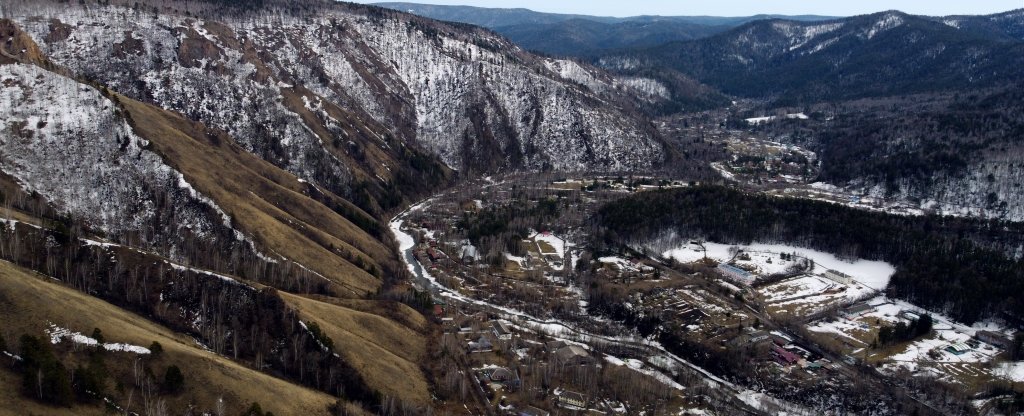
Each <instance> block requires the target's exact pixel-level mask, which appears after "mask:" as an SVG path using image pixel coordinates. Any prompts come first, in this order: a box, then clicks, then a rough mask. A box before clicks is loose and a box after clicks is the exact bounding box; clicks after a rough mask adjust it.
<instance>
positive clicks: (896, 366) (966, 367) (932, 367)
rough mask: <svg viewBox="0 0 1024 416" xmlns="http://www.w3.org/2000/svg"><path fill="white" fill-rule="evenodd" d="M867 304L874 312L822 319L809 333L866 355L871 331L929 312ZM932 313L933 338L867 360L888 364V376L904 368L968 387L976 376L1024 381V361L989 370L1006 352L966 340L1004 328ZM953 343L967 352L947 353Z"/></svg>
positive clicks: (873, 353) (883, 300) (888, 302)
mask: <svg viewBox="0 0 1024 416" xmlns="http://www.w3.org/2000/svg"><path fill="white" fill-rule="evenodd" d="M867 303H868V304H869V305H871V306H872V308H873V309H872V310H870V311H868V312H866V313H864V314H862V315H860V316H857V317H852V318H840V319H837V320H835V321H833V322H827V321H819V322H816V323H814V324H813V325H810V326H809V327H808V330H810V331H811V332H817V333H822V334H828V335H830V336H838V337H841V339H842V340H844V342H845V343H846V344H848V345H850V346H851V347H855V348H856V350H855V351H852V352H853V353H855V354H856V355H857V356H858V357H860V356H861V353H862V352H864V350H863V348H865V347H867V346H868V345H869V344H870V343H871V342H872V341H874V335H869V333H870V332H871V331H874V330H877V329H878V327H879V326H880V325H885V326H892V325H895V324H896V323H898V322H909V321H908V319H907V318H906V317H903V316H901V312H904V311H908V312H914V313H918V314H923V313H926V311H924V310H923V309H921V308H919V307H917V306H915V305H913V304H911V303H908V302H905V301H902V300H898V299H890V298H887V297H885V296H878V297H875V298H872V299H871V300H868V301H867ZM929 314H930V315H931V316H932V319H933V322H934V323H933V326H932V327H933V329H934V331H933V333H932V334H931V335H929V336H927V337H925V338H921V339H918V340H916V341H913V342H911V343H908V344H906V345H903V346H901V347H900V348H899V349H897V350H895V351H892V350H868V351H867V352H866V354H865V355H864V356H866V357H868V358H869V359H870V360H872V361H879V362H882V363H884V364H883V365H882V367H880V369H881V371H883V372H886V373H889V374H894V373H896V372H898V371H904V370H905V371H910V372H911V373H915V374H919V375H923V376H928V377H938V378H940V379H943V380H945V381H948V382H953V383H967V382H970V380H971V379H974V378H978V377H981V378H990V377H996V378H1004V379H1008V380H1014V381H1024V363H1003V364H1001V365H999V366H996V367H995V368H992V369H988V363H991V362H993V361H994V360H995V358H996V356H997V355H999V354H1000V353H1002V350H1000V349H999V348H997V347H995V346H993V345H989V344H987V343H984V342H980V343H976V344H975V343H974V342H973V341H972V342H971V343H969V342H968V341H971V340H972V338H973V337H974V336H975V334H976V333H977V331H979V330H982V329H985V330H990V331H999V332H1006V331H1007V329H1006V328H1005V327H1003V326H1001V325H999V324H997V323H994V322H982V323H978V324H975V325H974V326H966V325H963V324H960V323H958V322H955V321H953V320H952V319H950V318H949V317H946V316H943V315H941V314H935V313H929ZM953 344H965V345H968V347H969V349H968V350H967V351H966V352H963V353H962V354H954V353H953V352H950V351H949V350H948V349H947V348H948V347H950V346H951V345H953ZM973 345H977V346H976V347H975V346H973ZM848 352H851V351H848ZM877 354H885V355H877Z"/></svg>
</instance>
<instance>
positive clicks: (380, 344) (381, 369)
mask: <svg viewBox="0 0 1024 416" xmlns="http://www.w3.org/2000/svg"><path fill="white" fill-rule="evenodd" d="M282 297H283V298H284V301H285V303H287V304H288V305H290V306H291V307H293V308H295V309H297V310H298V311H299V316H300V317H301V319H302V320H303V321H304V322H310V321H312V322H316V323H317V325H319V326H320V328H321V329H323V331H324V332H325V333H326V334H327V335H328V336H330V337H331V339H332V340H333V341H334V344H335V346H336V347H337V348H336V350H337V351H338V354H341V356H342V357H343V358H344V359H345V360H346V361H348V362H349V363H351V364H352V365H353V366H355V368H356V369H358V370H359V371H360V372H361V373H362V374H364V377H365V379H366V382H367V383H368V384H369V385H370V386H371V387H373V388H374V389H376V390H378V391H381V392H383V393H384V394H386V395H388V396H392V397H402V398H405V400H408V401H413V402H416V403H419V404H427V403H429V393H428V385H427V382H426V380H425V379H423V378H422V377H421V376H419V374H421V373H422V371H421V370H420V368H419V364H420V363H421V362H422V360H423V358H424V357H425V355H426V345H425V344H424V341H423V335H422V334H420V333H417V332H416V331H415V330H413V329H411V328H409V327H406V326H404V325H401V324H399V323H397V322H395V321H392V320H389V319H387V318H384V317H381V316H379V315H374V314H370V313H366V312H359V311H356V310H353V309H349V308H346V307H344V306H339V305H336V304H333V303H332V302H331V300H330V299H323V300H314V299H309V298H305V297H302V296H296V295H291V294H282Z"/></svg>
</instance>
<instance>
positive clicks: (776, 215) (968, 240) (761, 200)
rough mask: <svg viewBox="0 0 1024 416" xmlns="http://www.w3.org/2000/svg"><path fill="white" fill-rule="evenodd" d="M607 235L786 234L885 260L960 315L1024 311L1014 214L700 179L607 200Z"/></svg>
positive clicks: (844, 253) (785, 238) (925, 301)
mask: <svg viewBox="0 0 1024 416" xmlns="http://www.w3.org/2000/svg"><path fill="white" fill-rule="evenodd" d="M596 221H597V222H598V224H600V226H602V227H605V228H606V230H605V238H607V239H609V240H612V241H616V242H627V243H644V242H648V241H652V240H654V239H656V238H657V237H659V236H660V235H662V234H663V233H664V232H666V231H669V230H671V231H674V232H676V233H677V234H678V235H679V236H683V237H687V236H689V237H694V238H705V239H707V240H708V241H714V242H720V243H736V244H741V243H751V242H765V243H784V244H791V245H795V246H800V247H806V248H810V249H814V250H820V251H825V252H830V253H834V254H836V255H838V256H840V257H845V258H862V259H869V260H882V261H886V262H889V263H891V264H893V265H894V266H895V267H896V273H895V274H894V275H893V276H892V280H891V281H890V283H889V288H888V290H889V292H890V294H891V295H894V296H896V297H899V298H903V299H906V300H908V301H910V302H913V303H915V304H918V305H921V306H924V307H926V308H929V309H931V310H934V311H938V312H941V313H945V314H948V315H950V316H951V317H953V318H954V319H957V320H959V321H962V322H966V323H973V322H976V321H978V320H981V319H985V318H988V317H993V316H997V315H1000V314H1003V313H1007V314H1009V315H1011V316H1014V317H1020V316H1024V299H1022V297H1021V294H1022V293H1024V264H1022V262H1021V260H1020V259H1019V257H1016V256H1015V253H1019V247H1020V246H1021V243H1022V236H1024V234H1022V231H1024V227H1022V226H1021V225H1020V224H1015V223H1006V222H1001V221H982V220H975V219H964V218H951V217H935V216H903V215H893V214H887V213H881V212H869V211H863V210H856V209H852V208H848V207H844V206H841V205H836V204H831V203H826V202H819V201H811V200H804V199H794V198H779V197H772V196H765V195H755V194H749V193H744V192H740V191H737V190H733V189H729V188H725V187H717V186H699V187H694V188H684V189H676V190H667V191H657V192H647V193H641V194H637V195H635V196H632V197H629V198H624V199H621V200H618V201H615V202H612V203H610V204H608V205H606V206H604V207H603V208H602V209H601V210H600V211H599V212H598V213H597V218H596Z"/></svg>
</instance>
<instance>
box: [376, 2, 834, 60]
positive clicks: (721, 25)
mask: <svg viewBox="0 0 1024 416" xmlns="http://www.w3.org/2000/svg"><path fill="white" fill-rule="evenodd" d="M375 5H376V6H381V7H385V8H389V9H394V10H399V11H403V12H407V13H412V14H416V15H420V16H424V17H429V18H431V19H437V20H446V21H451V22H460V23H469V24H473V25H477V26H483V27H486V28H489V29H492V30H494V31H496V32H498V33H500V34H502V35H504V36H505V37H507V38H509V39H510V40H512V41H513V42H515V43H517V44H519V45H520V46H522V47H523V48H525V49H528V50H531V51H537V52H542V53H546V54H550V55H560V56H593V55H596V54H598V53H600V52H602V51H609V50H615V49H622V48H643V47H651V46H656V45H659V44H662V43H665V42H672V41H682V40H692V39H699V38H703V37H707V36H710V35H713V34H716V33H721V32H724V31H726V30H729V29H730V28H733V27H736V26H738V25H742V24H744V23H747V22H751V21H756V20H765V19H780V18H784V19H788V20H794V21H808V22H813V21H821V20H829V19H834V18H835V17H829V16H816V15H802V16H784V15H755V16H742V17H717V16H631V17H609V16H588V15H578V14H558V13H542V12H536V11H533V10H529V9H499V8H485V7H472V6H440V5H432V4H417V3H391V2H389V3H375Z"/></svg>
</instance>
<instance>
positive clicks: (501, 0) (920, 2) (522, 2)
mask: <svg viewBox="0 0 1024 416" xmlns="http://www.w3.org/2000/svg"><path fill="white" fill-rule="evenodd" d="M350 1H351V0H350ZM355 1H356V2H358V3H376V2H380V1H385V0H355ZM387 1H408V2H410V3H429V4H453V5H465V6H479V7H500V8H516V7H522V8H527V9H531V10H535V11H539V12H549V13H572V14H586V15H594V16H619V17H625V16H636V15H662V16H704V15H706V16H750V15H755V14H785V15H800V14H817V15H825V16H853V15H858V14H868V13H874V12H879V11H884V10H893V9H895V10H900V11H903V12H906V13H911V14H921V15H928V16H946V15H953V14H992V13H999V12H1005V11H1007V10H1012V9H1020V8H1024V0H973V1H971V0H931V1H929V0H917V1H910V0H856V1H832V0H828V1H826V0H714V1H706V0H704V1H695V0H387Z"/></svg>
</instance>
